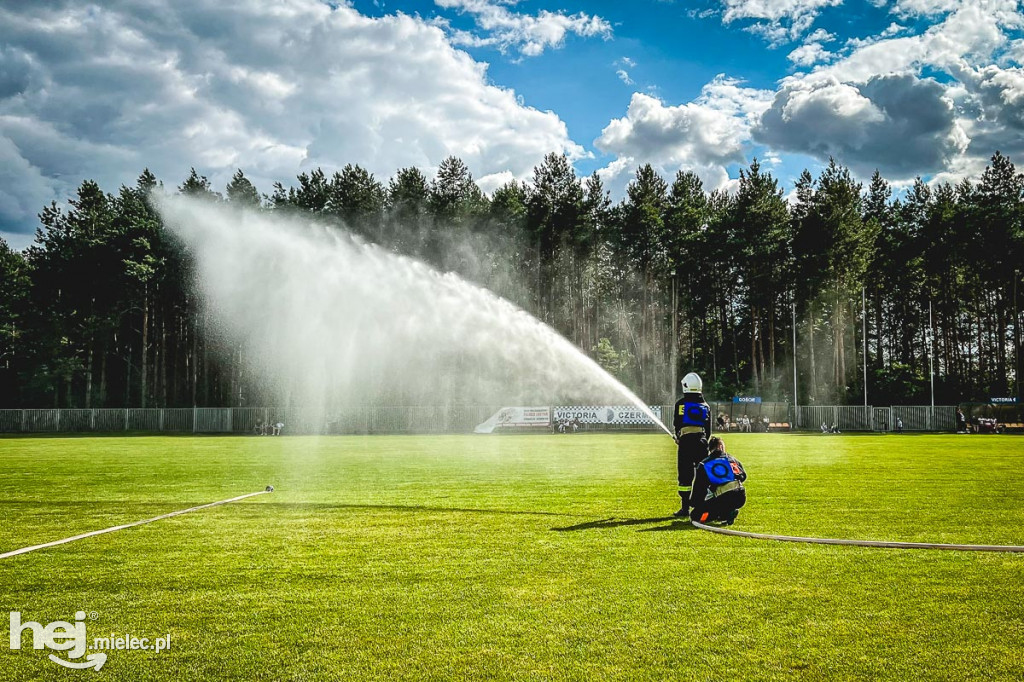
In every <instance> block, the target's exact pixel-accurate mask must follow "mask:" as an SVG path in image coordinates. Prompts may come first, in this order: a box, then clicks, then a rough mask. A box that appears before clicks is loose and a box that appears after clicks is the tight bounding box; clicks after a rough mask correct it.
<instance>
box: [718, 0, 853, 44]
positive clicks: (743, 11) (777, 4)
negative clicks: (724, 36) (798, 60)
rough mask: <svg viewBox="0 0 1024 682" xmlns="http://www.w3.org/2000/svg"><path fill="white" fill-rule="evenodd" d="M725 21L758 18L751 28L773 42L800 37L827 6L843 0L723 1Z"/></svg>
mask: <svg viewBox="0 0 1024 682" xmlns="http://www.w3.org/2000/svg"><path fill="white" fill-rule="evenodd" d="M720 2H721V4H722V7H723V12H722V21H723V22H724V23H726V24H729V23H732V22H733V21H736V20H754V22H755V23H753V24H752V25H750V26H748V27H747V30H749V31H751V32H753V33H756V34H758V35H761V36H762V37H764V38H765V39H766V40H768V41H769V42H770V43H771V44H773V45H781V44H783V43H786V42H789V41H792V40H796V39H797V38H799V37H800V36H801V35H802V34H803V33H804V32H806V31H807V30H808V29H809V28H810V27H811V25H812V24H813V23H814V20H815V19H817V17H818V14H819V13H820V12H821V10H822V9H824V8H825V7H834V6H836V5H840V4H842V0H720Z"/></svg>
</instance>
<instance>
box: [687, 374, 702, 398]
mask: <svg viewBox="0 0 1024 682" xmlns="http://www.w3.org/2000/svg"><path fill="white" fill-rule="evenodd" d="M703 390H704V382H702V381H701V380H700V375H699V374H697V373H696V372H690V373H689V374H687V375H686V376H685V377H683V393H700V392H701V391H703Z"/></svg>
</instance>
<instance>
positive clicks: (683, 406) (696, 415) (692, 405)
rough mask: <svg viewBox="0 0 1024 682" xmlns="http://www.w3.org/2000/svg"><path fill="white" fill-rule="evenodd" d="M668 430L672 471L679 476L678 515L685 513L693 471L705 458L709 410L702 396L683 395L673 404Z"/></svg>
mask: <svg viewBox="0 0 1024 682" xmlns="http://www.w3.org/2000/svg"><path fill="white" fill-rule="evenodd" d="M672 428H673V430H674V431H675V434H676V444H677V446H678V447H677V449H676V468H677V470H678V472H679V497H680V498H682V503H683V506H682V509H680V510H679V511H680V512H682V513H683V514H685V513H686V512H687V511H688V509H689V507H688V505H689V500H690V492H691V491H692V489H693V473H694V469H696V467H697V465H698V464H699V463H700V461H701V460H702V459H704V458H705V457H707V456H708V439H709V438H711V408H710V407H709V406H708V404H707V403H706V402H704V395H703V394H701V393H684V394H683V398H682V400H680V401H679V402H677V403H676V408H675V414H674V415H673V417H672Z"/></svg>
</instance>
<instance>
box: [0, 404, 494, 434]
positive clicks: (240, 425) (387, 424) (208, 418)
mask: <svg viewBox="0 0 1024 682" xmlns="http://www.w3.org/2000/svg"><path fill="white" fill-rule="evenodd" d="M495 409H496V408H495V407H493V406H451V407H445V406H441V407H433V406H419V405H406V406H392V407H348V408H342V409H338V410H333V411H331V412H330V413H329V414H328V415H327V416H323V415H322V413H319V414H318V413H316V412H307V411H304V410H299V409H279V408H268V407H197V408H166V409H91V410H0V433H80V432H98V433H103V432H151V433H155V432H166V433H255V431H256V427H257V425H258V424H268V423H271V424H272V423H278V422H280V423H283V424H284V429H283V432H284V433H339V434H341V433H345V434H367V433H467V432H471V431H472V430H473V427H474V426H476V425H477V424H478V423H480V422H481V421H483V420H484V419H486V418H487V417H488V416H489V415H490V414H491V413H493V411H494V410H495Z"/></svg>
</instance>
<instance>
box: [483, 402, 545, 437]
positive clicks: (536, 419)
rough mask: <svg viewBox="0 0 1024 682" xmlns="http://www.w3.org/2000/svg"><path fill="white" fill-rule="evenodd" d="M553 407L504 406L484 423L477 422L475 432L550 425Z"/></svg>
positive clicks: (492, 431)
mask: <svg viewBox="0 0 1024 682" xmlns="http://www.w3.org/2000/svg"><path fill="white" fill-rule="evenodd" d="M550 425H551V408H550V407H548V406H546V405H545V406H544V407H503V408H501V409H500V410H498V411H497V412H495V413H494V414H492V415H491V417H490V418H489V419H488V420H487V421H485V422H484V423H482V424H477V426H476V428H475V429H473V432H474V433H494V429H497V428H502V427H516V426H550Z"/></svg>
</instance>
